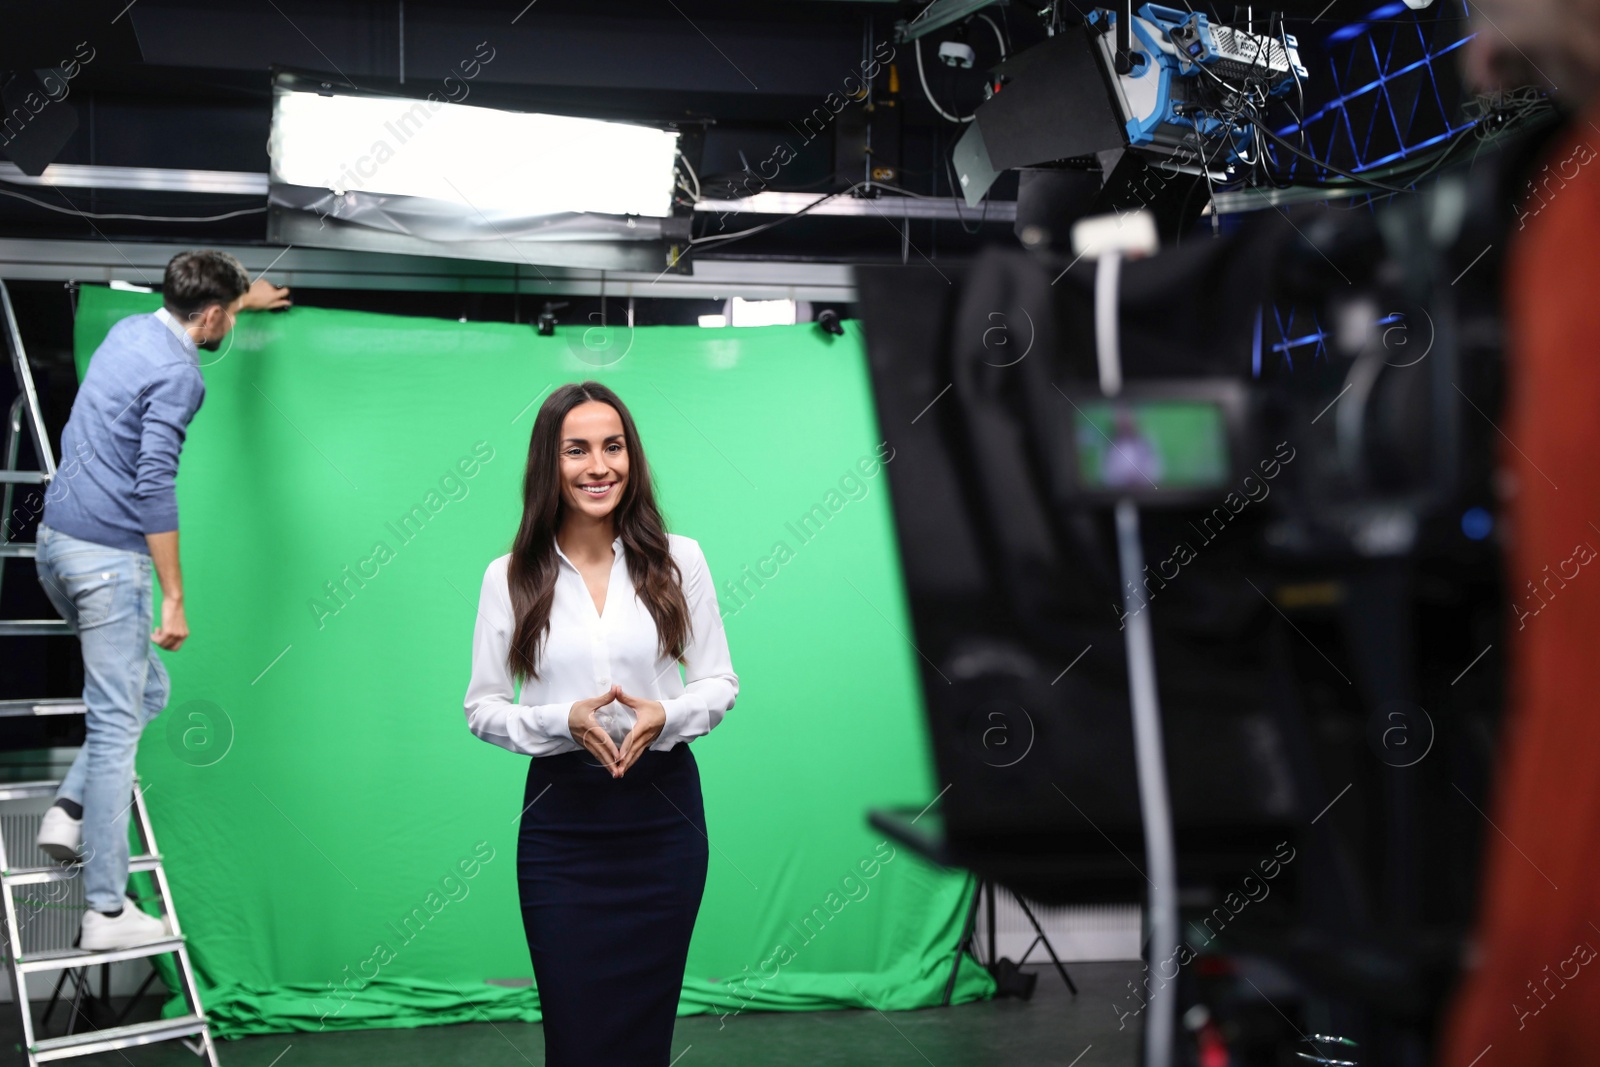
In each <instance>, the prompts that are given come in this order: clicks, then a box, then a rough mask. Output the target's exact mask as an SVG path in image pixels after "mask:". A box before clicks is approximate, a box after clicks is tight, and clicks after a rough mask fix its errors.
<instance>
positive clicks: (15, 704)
mask: <svg viewBox="0 0 1600 1067" xmlns="http://www.w3.org/2000/svg"><path fill="white" fill-rule="evenodd" d="M88 710H89V709H88V708H86V707H85V706H84V703H83V701H82V700H81V699H79V698H78V697H43V698H41V699H38V700H0V718H5V717H6V716H10V715H82V714H84V713H86V712H87V711H88Z"/></svg>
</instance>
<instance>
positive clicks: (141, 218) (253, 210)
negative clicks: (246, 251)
mask: <svg viewBox="0 0 1600 1067" xmlns="http://www.w3.org/2000/svg"><path fill="white" fill-rule="evenodd" d="M0 196H10V197H15V198H16V199H18V200H26V201H27V202H28V203H30V204H34V205H37V206H38V207H42V208H44V209H45V210H46V211H59V212H60V213H61V214H63V215H76V216H78V217H79V218H85V219H132V220H134V221H136V222H221V221H222V220H223V219H233V218H238V217H239V216H240V215H260V214H262V213H264V212H265V211H266V210H267V209H266V208H264V207H250V208H245V209H243V210H242V211H229V212H227V213H226V214H223V215H125V214H120V213H117V212H110V211H83V210H81V209H79V208H75V207H57V206H56V205H55V204H49V203H46V202H45V201H43V200H35V199H34V198H33V197H31V196H25V195H23V194H22V193H14V192H12V191H11V190H10V189H0ZM67 203H68V204H69V205H70V204H71V201H70V200H69V201H68V202H67Z"/></svg>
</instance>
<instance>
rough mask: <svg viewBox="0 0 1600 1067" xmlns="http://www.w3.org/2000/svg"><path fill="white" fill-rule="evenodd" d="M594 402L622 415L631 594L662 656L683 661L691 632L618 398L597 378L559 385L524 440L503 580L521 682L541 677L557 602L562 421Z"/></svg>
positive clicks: (620, 523)
mask: <svg viewBox="0 0 1600 1067" xmlns="http://www.w3.org/2000/svg"><path fill="white" fill-rule="evenodd" d="M591 400H598V401H600V402H601V403H603V404H610V405H611V407H612V408H614V409H615V410H616V413H617V415H618V416H619V417H620V418H621V419H622V432H623V436H624V439H625V444H626V448H627V450H628V480H627V483H626V484H625V485H624V486H623V494H622V499H621V500H619V501H618V502H617V505H616V508H615V509H614V511H613V512H612V516H613V521H614V522H615V524H616V531H617V533H618V535H619V536H621V538H622V545H623V548H624V550H625V552H626V556H627V561H628V573H629V575H630V576H631V577H632V579H633V588H634V592H636V593H637V594H638V595H639V600H640V601H641V602H642V603H643V604H644V605H645V607H647V608H649V609H650V615H651V617H652V618H654V619H655V621H656V633H657V634H658V635H659V639H660V641H659V649H660V655H662V656H671V657H672V658H673V659H675V660H677V661H678V662H679V663H682V662H683V649H684V645H685V644H686V643H687V641H688V637H689V603H688V601H687V600H686V599H685V598H684V595H683V574H682V572H681V571H680V570H679V569H678V564H677V561H676V560H674V559H673V558H672V553H671V551H670V549H669V542H668V541H667V527H666V523H665V522H663V521H662V518H661V512H660V510H658V509H657V508H656V498H655V491H654V490H653V489H652V488H651V484H650V464H649V463H648V462H647V461H646V460H645V456H644V445H643V444H642V443H641V442H640V441H639V431H638V430H637V429H636V428H635V427H634V424H633V416H632V415H630V414H629V413H628V406H627V405H626V404H624V403H623V402H622V398H621V397H619V396H617V394H616V393H614V392H612V391H611V390H610V389H608V388H606V387H605V386H604V385H601V384H600V383H599V382H596V381H587V382H579V383H577V384H574V385H563V386H562V387H561V388H559V389H557V390H556V391H555V392H553V393H551V394H550V396H549V397H548V398H547V399H546V400H545V402H544V404H543V405H541V406H540V408H539V414H538V417H537V418H535V419H534V421H533V434H532V436H531V437H530V438H529V441H528V468H527V471H526V473H525V474H524V475H523V478H522V523H521V525H519V526H518V527H517V537H516V540H515V541H513V542H512V545H511V559H510V560H509V562H508V565H507V567H506V581H507V584H508V585H509V586H510V591H511V614H512V617H513V618H515V619H516V630H515V631H514V632H513V633H512V635H511V647H510V650H509V651H508V652H507V655H506V659H507V666H508V667H509V669H510V671H511V675H512V677H513V678H516V679H517V680H518V681H519V682H522V681H526V680H527V679H528V678H530V677H532V678H538V677H539V670H538V663H539V649H540V646H541V645H542V644H543V642H544V639H545V637H546V635H547V634H548V632H549V630H550V606H551V604H552V603H553V602H554V600H555V592H556V571H557V568H558V567H559V565H560V560H559V559H558V558H557V557H556V532H557V531H558V530H560V529H561V523H562V520H563V518H564V517H565V514H566V508H567V502H566V498H565V496H564V495H563V493H562V486H561V461H560V455H559V453H560V446H561V427H562V424H563V423H564V422H565V421H566V417H567V412H569V411H571V410H572V409H573V408H575V407H577V406H578V405H579V404H584V403H587V402H589V401H591Z"/></svg>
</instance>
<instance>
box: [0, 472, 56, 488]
mask: <svg viewBox="0 0 1600 1067" xmlns="http://www.w3.org/2000/svg"><path fill="white" fill-rule="evenodd" d="M45 481H46V479H45V476H44V472H43V471H7V470H0V485H3V484H5V483H6V482H10V483H11V484H12V485H43V484H44V482H45Z"/></svg>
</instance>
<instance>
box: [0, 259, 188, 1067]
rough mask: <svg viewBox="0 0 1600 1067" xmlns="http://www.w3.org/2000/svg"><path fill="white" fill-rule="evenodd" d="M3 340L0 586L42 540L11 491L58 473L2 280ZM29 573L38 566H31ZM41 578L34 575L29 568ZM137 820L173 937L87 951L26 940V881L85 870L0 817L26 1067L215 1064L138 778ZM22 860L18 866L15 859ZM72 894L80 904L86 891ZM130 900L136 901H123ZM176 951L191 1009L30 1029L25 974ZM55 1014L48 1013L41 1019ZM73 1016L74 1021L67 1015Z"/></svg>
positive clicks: (32, 829)
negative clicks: (15, 513)
mask: <svg viewBox="0 0 1600 1067" xmlns="http://www.w3.org/2000/svg"><path fill="white" fill-rule="evenodd" d="M0 336H4V338H5V344H6V348H7V349H8V350H9V353H10V359H11V369H12V372H13V373H14V374H15V376H16V380H17V398H16V401H15V402H14V403H12V405H11V409H10V412H9V418H8V419H7V423H6V440H5V447H4V454H3V456H0V459H3V461H4V465H3V466H0V487H3V488H0V498H3V500H0V502H3V504H4V508H3V509H0V583H3V581H4V578H5V564H6V563H8V562H10V561H11V560H13V559H34V558H36V554H37V546H36V545H35V544H33V543H32V542H18V541H13V540H12V537H13V534H14V532H15V531H13V529H12V527H11V523H10V519H11V516H12V504H13V495H14V492H15V489H16V487H17V486H18V485H48V484H49V483H50V481H51V479H53V478H54V477H55V476H56V461H55V452H54V450H53V449H52V448H51V446H50V435H49V434H48V433H47V432H46V430H45V425H44V414H43V411H42V410H41V408H40V406H39V393H38V390H37V389H36V388H35V386H34V382H33V371H32V368H31V367H30V366H29V364H28V357H27V354H26V353H25V351H24V350H23V347H22V333H21V331H20V330H19V329H18V328H17V316H16V312H15V311H14V310H13V308H12V305H11V293H10V291H9V290H8V289H7V288H6V284H5V282H4V281H0ZM24 427H26V430H27V433H28V435H29V437H30V438H31V439H32V444H33V449H34V455H35V456H37V457H38V462H39V469H38V470H18V469H17V458H18V451H19V446H20V445H21V441H22V434H23V431H24ZM29 569H30V571H32V568H31V567H30V568H29ZM33 574H34V577H35V578H37V572H33ZM39 634H45V635H71V636H76V635H75V634H74V633H73V630H72V627H71V626H70V625H68V623H67V622H66V621H65V620H63V619H0V637H5V636H21V635H39ZM86 711H87V708H86V707H85V706H84V703H83V700H82V698H81V697H38V698H34V699H22V700H16V699H8V700H0V719H3V718H4V717H7V716H20V715H83V714H84V713H85V712H86ZM60 785H61V783H60V782H57V781H37V782H18V783H0V805H4V804H5V803H6V802H7V801H32V802H33V803H34V805H35V806H38V804H39V801H40V800H44V799H47V798H54V796H55V794H56V790H57V789H58V788H59V787H60ZM133 816H134V817H133V823H134V825H135V826H136V827H137V830H138V837H139V848H138V850H137V853H136V854H135V855H132V856H130V857H129V862H128V871H129V873H130V874H132V873H135V872H140V871H143V872H148V873H149V874H150V875H151V877H152V880H153V881H154V883H155V887H156V893H157V896H158V897H159V900H160V904H161V907H162V909H163V910H164V911H165V912H166V916H167V923H168V926H169V927H170V929H171V930H172V936H171V937H169V938H163V939H161V940H159V941H154V942H151V943H149V944H144V945H137V946H133V947H130V948H121V949H112V950H108V951H85V950H83V949H79V948H73V947H63V946H60V945H57V946H53V947H51V946H35V947H32V948H30V947H29V946H28V945H27V944H26V941H27V937H26V936H25V935H27V933H28V931H27V929H26V926H25V924H23V923H19V921H18V909H17V891H18V889H19V888H22V887H27V886H38V885H46V884H51V883H65V882H71V881H73V880H76V879H78V876H79V874H80V872H81V870H82V867H81V865H79V864H77V863H71V864H63V863H58V862H56V861H54V860H52V859H51V858H50V857H48V856H46V855H44V853H42V852H40V851H39V849H38V847H37V846H36V845H35V844H34V838H35V836H37V833H38V828H39V827H38V822H39V818H41V817H42V816H40V817H35V818H29V817H28V816H26V815H22V816H15V815H14V816H9V817H0V904H3V908H4V920H5V928H4V934H5V945H4V953H5V962H6V972H7V974H8V975H9V976H10V978H11V991H12V994H13V996H14V998H15V1003H16V1005H17V1008H18V1010H19V1011H20V1012H21V1015H22V1038H23V1046H24V1050H25V1051H26V1053H27V1056H28V1065H29V1067H37V1065H38V1064H41V1063H48V1062H51V1061H53V1060H60V1059H68V1058H72V1057H77V1056H88V1055H93V1054H95V1053H101V1052H113V1051H117V1050H119V1049H124V1048H132V1047H134V1046H138V1045H148V1044H152V1043H154V1042H158V1041H170V1040H179V1041H182V1042H183V1044H184V1045H185V1046H186V1047H187V1048H188V1049H189V1050H190V1051H191V1052H193V1053H195V1055H197V1056H204V1057H205V1058H206V1060H207V1062H208V1063H209V1064H210V1067H217V1051H216V1046H215V1045H214V1043H213V1042H212V1039H211V1027H210V1024H209V1022H208V1021H207V1019H206V1015H205V1010H204V1008H203V1007H202V1006H201V1003H200V990H199V986H198V985H197V984H196V982H195V975H194V968H193V966H192V965H191V964H190V961H189V949H188V943H187V941H186V940H185V939H184V937H183V932H182V929H181V928H180V927H179V925H178V916H177V912H176V910H175V909H174V908H173V906H172V895H171V893H170V892H169V891H168V887H167V875H166V872H165V871H164V870H163V869H162V866H161V853H160V851H159V850H158V849H157V848H156V839H155V831H154V830H153V829H152V828H151V826H150V813H149V811H148V810H147V809H146V808H145V802H144V791H143V790H142V789H141V788H140V785H139V779H138V776H137V775H135V776H134V783H133ZM8 825H9V826H10V827H12V829H13V836H15V834H16V830H17V827H22V828H23V832H24V834H25V838H26V839H25V841H22V842H15V841H13V842H9V843H8V842H7V841H6V839H5V831H6V827H7V826H8ZM19 861H20V862H21V863H23V864H25V865H21V866H15V867H14V866H13V862H19ZM75 896H76V897H77V899H78V900H79V901H80V902H81V898H82V893H81V891H78V892H77V893H76V894H75ZM30 903H31V902H30ZM127 906H132V905H131V904H130V905H127ZM167 953H171V954H173V955H174V956H175V957H176V960H177V964H178V973H179V975H180V977H181V979H182V984H183V990H182V991H183V994H184V997H185V999H186V1000H187V1001H188V1011H187V1013H186V1014H184V1015H182V1016H179V1017H177V1018H172V1019H158V1020H155V1021H153V1022H142V1023H133V1024H130V1025H126V1026H123V1025H115V1026H111V1027H107V1028H105V1029H100V1030H89V1031H83V1032H77V1033H74V1032H72V1029H73V1028H74V1026H75V1020H73V1021H69V1024H68V1033H66V1034H64V1035H61V1036H57V1037H44V1038H39V1037H36V1036H35V1034H34V1022H33V1011H32V1006H31V1003H30V1001H29V998H28V976H29V975H37V974H49V973H52V972H54V973H57V974H59V975H60V976H61V977H60V980H58V982H57V984H56V993H57V994H58V995H59V993H60V991H61V988H62V986H63V984H64V983H65V980H66V978H67V977H68V976H76V984H77V987H78V989H79V990H80V991H81V990H83V989H85V988H87V986H88V982H87V970H86V969H87V968H89V967H92V966H96V965H99V964H110V963H117V962H121V961H123V960H134V959H141V958H150V957H155V956H160V955H164V954H167ZM48 1018H49V1014H48V1012H47V1013H46V1016H45V1021H48ZM69 1019H70V1017H69Z"/></svg>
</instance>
